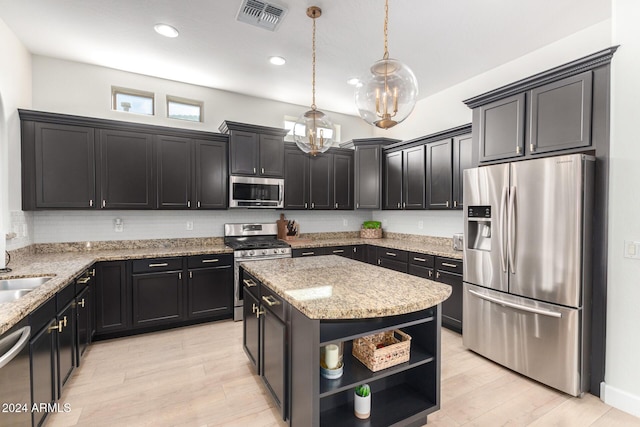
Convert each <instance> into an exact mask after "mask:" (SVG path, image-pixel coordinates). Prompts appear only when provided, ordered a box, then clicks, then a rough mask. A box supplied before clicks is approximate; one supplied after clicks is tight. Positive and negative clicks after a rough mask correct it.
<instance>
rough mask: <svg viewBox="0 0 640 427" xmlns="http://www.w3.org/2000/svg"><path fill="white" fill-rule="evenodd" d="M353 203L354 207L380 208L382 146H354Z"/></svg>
mask: <svg viewBox="0 0 640 427" xmlns="http://www.w3.org/2000/svg"><path fill="white" fill-rule="evenodd" d="M354 157H355V204H356V209H380V199H381V195H382V147H381V146H380V145H370V146H361V147H358V146H357V147H356V148H355V152H354Z"/></svg>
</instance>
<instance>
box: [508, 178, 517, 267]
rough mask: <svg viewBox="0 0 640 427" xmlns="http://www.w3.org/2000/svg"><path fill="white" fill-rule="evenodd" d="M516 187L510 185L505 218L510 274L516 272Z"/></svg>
mask: <svg viewBox="0 0 640 427" xmlns="http://www.w3.org/2000/svg"><path fill="white" fill-rule="evenodd" d="M515 204H516V187H515V186H513V187H511V190H510V191H509V214H508V215H509V217H508V220H507V228H508V229H509V230H508V231H507V241H508V246H509V250H508V252H509V267H510V268H511V274H516V260H515V258H516V237H517V236H516V213H515Z"/></svg>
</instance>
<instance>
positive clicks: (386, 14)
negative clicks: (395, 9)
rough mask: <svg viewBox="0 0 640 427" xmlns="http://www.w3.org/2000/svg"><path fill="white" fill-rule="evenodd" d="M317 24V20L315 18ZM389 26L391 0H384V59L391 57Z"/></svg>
mask: <svg viewBox="0 0 640 427" xmlns="http://www.w3.org/2000/svg"><path fill="white" fill-rule="evenodd" d="M314 24H315V20H314ZM388 26H389V0H385V1H384V55H382V59H389V43H388V40H387V39H388V37H389V32H388V29H387V27H388Z"/></svg>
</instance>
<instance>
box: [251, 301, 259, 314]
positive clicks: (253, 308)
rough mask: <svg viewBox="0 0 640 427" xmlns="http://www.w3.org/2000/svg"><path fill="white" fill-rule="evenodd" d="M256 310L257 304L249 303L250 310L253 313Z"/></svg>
mask: <svg viewBox="0 0 640 427" xmlns="http://www.w3.org/2000/svg"><path fill="white" fill-rule="evenodd" d="M257 310H258V306H257V305H255V303H254V304H251V312H252V313H255V312H256V311H257Z"/></svg>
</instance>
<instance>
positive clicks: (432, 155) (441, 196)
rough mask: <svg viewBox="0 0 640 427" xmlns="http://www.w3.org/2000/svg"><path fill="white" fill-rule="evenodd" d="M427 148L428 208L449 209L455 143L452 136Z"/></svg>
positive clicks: (450, 204)
mask: <svg viewBox="0 0 640 427" xmlns="http://www.w3.org/2000/svg"><path fill="white" fill-rule="evenodd" d="M426 148H427V177H426V182H427V208H429V209H449V208H450V207H452V204H453V201H452V195H453V162H452V157H453V143H452V139H451V138H447V139H444V140H442V141H436V142H432V143H430V144H427V145H426Z"/></svg>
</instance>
